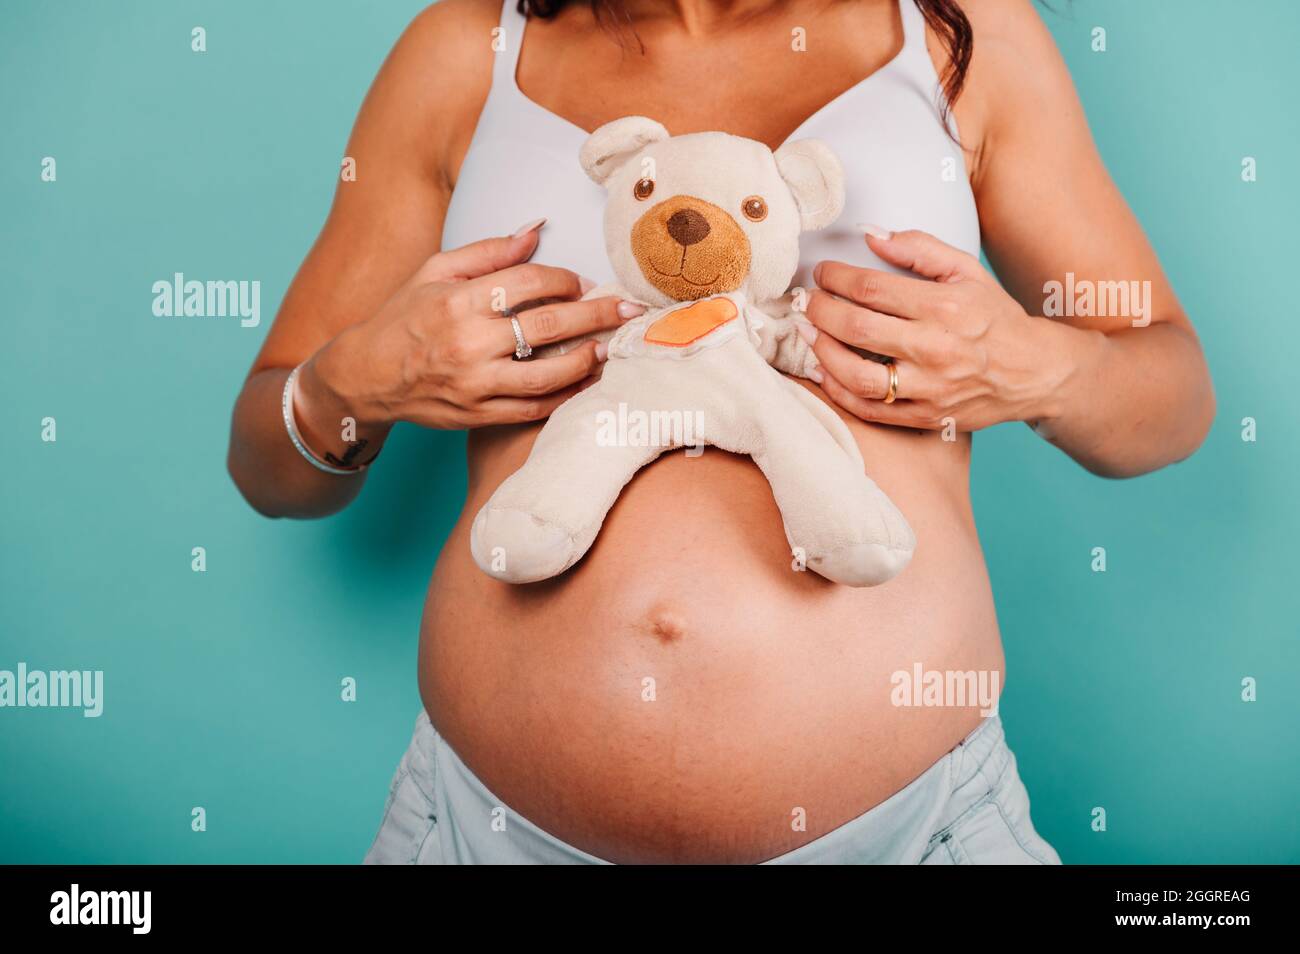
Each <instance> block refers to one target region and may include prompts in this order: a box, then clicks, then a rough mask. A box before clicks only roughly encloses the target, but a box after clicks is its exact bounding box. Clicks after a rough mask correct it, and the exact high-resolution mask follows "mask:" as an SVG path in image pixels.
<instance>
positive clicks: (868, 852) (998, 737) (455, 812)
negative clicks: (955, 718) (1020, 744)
mask: <svg viewBox="0 0 1300 954" xmlns="http://www.w3.org/2000/svg"><path fill="white" fill-rule="evenodd" d="M416 735H417V739H418V741H417V745H418V747H419V748H421V749H424V750H425V752H424V755H425V757H426V758H427V759H428V761H429V762H430V763H431V768H432V769H433V771H432V773H431V775H432V778H433V785H432V788H433V790H434V791H433V793H432V794H433V801H434V811H435V814H436V817H437V820H438V829H439V838H440V841H441V845H442V853H443V855H444V857H445V859H446V860H447V861H448V862H455V863H462V864H465V863H469V864H529V863H534V864H535V863H541V864H608V862H606V861H604V860H603V859H601V858H598V857H596V856H594V855H592V854H589V853H588V852H585V851H582V850H581V849H579V848H575V847H574V846H572V845H569V844H567V843H566V842H564V841H561V840H560V839H558V838H556V837H555V836H554V835H551V834H550V833H549V832H547V831H545V830H543V829H542V828H539V827H538V826H537V825H535V824H533V823H532V822H530V821H529V820H528V819H526V818H524V817H523V816H522V815H519V814H517V813H516V812H514V811H513V810H512V809H510V808H509V807H508V806H506V805H505V803H504V802H502V801H500V800H499V799H497V798H496V797H495V796H494V795H493V794H492V793H491V792H490V791H489V790H488V789H487V787H486V786H485V785H484V784H483V783H482V782H481V781H480V780H479V779H478V777H477V776H475V774H474V773H473V772H472V771H471V770H470V768H469V767H468V766H467V765H465V763H464V762H463V761H461V759H460V757H459V756H458V755H457V754H456V752H455V751H454V750H453V749H452V748H451V746H450V745H448V744H447V742H446V741H445V740H444V739H443V738H442V737H441V736H440V735H438V733H437V732H436V731H435V730H434V728H433V726H432V724H430V723H429V721H428V716H427V715H425V714H423V713H421V717H420V720H419V721H418V722H417V731H416ZM1010 756H1011V753H1010V750H1009V749H1007V747H1006V743H1005V736H1004V733H1003V730H1002V722H1001V720H1000V719H999V718H998V717H997V716H996V715H993V716H989V717H988V718H986V719H984V720H983V722H981V724H980V725H979V726H978V727H977V728H976V729H975V730H974V731H972V732H971V733H970V734H969V735H967V736H966V738H965V739H963V740H962V741H961V742H960V743H958V744H957V746H956V747H955V748H953V749H952V750H951V751H949V752H948V753H947V754H945V755H944V756H943V757H942V758H940V759H939V760H938V761H937V762H935V763H934V764H933V765H931V766H930V768H928V769H926V771H925V772H923V773H922V774H921V775H920V776H918V777H917V778H915V779H913V780H912V781H911V782H909V783H908V784H907V785H906V786H905V787H904V788H902V789H901V790H899V791H898V792H895V793H894V794H893V795H891V796H890V797H889V798H887V799H885V801H883V802H881V803H880V804H878V805H876V806H874V807H873V808H871V809H869V810H868V811H866V812H864V813H863V814H861V815H859V816H857V817H856V818H854V819H852V820H850V821H848V822H845V823H844V824H843V825H840V826H839V827H838V828H836V829H834V830H832V831H830V832H828V833H826V834H825V835H822V836H820V837H818V838H815V839H813V840H812V841H810V842H808V843H807V844H805V845H801V846H800V847H798V848H796V849H794V850H793V851H789V852H786V853H785V854H782V855H778V856H777V857H775V858H772V859H770V860H769V861H767V862H764V863H765V864H809V863H813V864H836V863H854V864H913V863H915V862H916V861H917V860H919V859H920V858H921V856H922V855H923V854H924V852H925V850H926V846H927V845H928V843H929V841H930V839H931V836H932V835H934V834H935V833H936V832H938V831H940V830H942V829H943V828H944V827H946V826H948V825H951V824H952V823H953V822H954V821H955V820H956V819H957V818H959V817H960V816H961V815H962V814H963V813H964V812H965V811H967V810H968V809H969V808H970V806H971V805H973V804H977V803H978V802H979V800H980V799H981V798H982V797H983V795H984V794H986V793H987V792H990V791H992V789H993V786H994V785H995V784H996V783H997V781H998V779H999V778H1000V777H1001V775H1002V773H1003V772H1004V771H1005V770H1006V766H1007V764H1008V761H1009V759H1010Z"/></svg>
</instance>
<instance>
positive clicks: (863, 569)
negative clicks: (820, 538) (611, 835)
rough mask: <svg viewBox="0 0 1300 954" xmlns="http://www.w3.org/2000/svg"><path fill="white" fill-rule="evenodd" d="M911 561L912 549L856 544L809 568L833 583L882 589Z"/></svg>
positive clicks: (816, 558)
mask: <svg viewBox="0 0 1300 954" xmlns="http://www.w3.org/2000/svg"><path fill="white" fill-rule="evenodd" d="M911 559H912V548H911V547H905V548H896V547H888V546H885V545H884V544H882V543H854V544H850V545H849V546H845V547H840V548H839V549H838V550H832V551H831V552H830V553H825V554H822V555H820V556H813V557H810V558H809V559H808V568H809V569H811V570H813V571H815V572H816V573H819V574H820V575H822V576H824V577H826V579H828V580H830V581H831V582H833V583H843V584H844V585H845V586H879V585H880V584H881V583H886V582H888V581H889V580H892V579H893V578H894V577H896V576H897V575H898V574H899V573H901V572H902V571H903V568H904V567H905V566H907V564H908V563H909V562H910V561H911Z"/></svg>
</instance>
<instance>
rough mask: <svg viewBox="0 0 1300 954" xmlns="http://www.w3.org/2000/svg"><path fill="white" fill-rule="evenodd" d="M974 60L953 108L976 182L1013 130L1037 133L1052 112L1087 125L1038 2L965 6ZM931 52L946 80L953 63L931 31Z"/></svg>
mask: <svg viewBox="0 0 1300 954" xmlns="http://www.w3.org/2000/svg"><path fill="white" fill-rule="evenodd" d="M961 7H962V12H963V13H965V15H966V18H967V20H969V21H970V25H971V34H972V44H973V45H972V53H971V62H970V69H969V71H968V72H967V75H966V83H965V86H964V88H963V90H962V93H961V96H960V97H959V99H958V100H957V103H956V105H955V106H954V108H953V113H954V116H955V117H956V120H957V123H958V126H959V128H960V130H961V138H962V142H963V145H964V146H965V147H966V149H967V150H968V151H969V152H970V153H973V154H974V158H975V162H974V163H973V164H972V178H976V177H977V176H978V174H979V169H980V166H981V165H982V163H983V161H984V160H986V159H987V152H988V149H989V147H990V144H991V143H992V142H993V141H994V140H996V139H997V138H999V137H1004V136H1005V134H1006V133H1007V131H1008V129H1009V128H1010V127H1014V126H1020V127H1026V126H1033V125H1034V124H1036V123H1038V122H1039V120H1040V118H1041V117H1042V116H1043V115H1044V114H1045V113H1048V112H1052V113H1055V114H1056V115H1057V117H1058V118H1061V119H1066V120H1067V121H1068V120H1070V119H1073V118H1075V117H1076V116H1077V117H1078V118H1081V117H1082V110H1081V108H1080V107H1079V104H1078V98H1077V96H1076V95H1075V92H1074V85H1073V82H1072V81H1071V79H1070V74H1069V71H1068V70H1067V69H1066V66H1065V62H1064V60H1062V59H1061V55H1060V52H1059V51H1058V50H1057V48H1056V42H1055V40H1053V38H1052V35H1051V33H1050V32H1049V31H1048V29H1047V26H1046V25H1045V24H1044V22H1043V15H1044V14H1045V15H1047V16H1051V15H1052V13H1051V11H1050V9H1048V8H1046V7H1044V6H1043V5H1042V4H1041V3H1036V2H1034V0H963V2H962V4H961ZM927 45H928V47H929V50H930V55H931V58H932V59H933V60H934V62H935V68H936V69H937V70H938V71H939V72H940V74H941V75H942V74H943V72H944V71H945V70H946V69H947V68H948V66H949V64H950V59H949V57H948V54H947V50H946V49H945V48H944V47H943V44H942V43H941V42H940V41H939V40H938V38H937V37H936V36H935V35H934V33H933V31H932V30H931V31H928V35H927Z"/></svg>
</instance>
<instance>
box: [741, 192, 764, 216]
mask: <svg viewBox="0 0 1300 954" xmlns="http://www.w3.org/2000/svg"><path fill="white" fill-rule="evenodd" d="M740 211H742V212H744V213H745V218H747V219H749V221H751V222H762V221H763V220H764V219H765V218H767V203H766V202H764V201H763V197H762V196H758V195H751V196H750V197H749V198H748V199H746V200H745V201H744V202H742V203H740Z"/></svg>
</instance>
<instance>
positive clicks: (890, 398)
mask: <svg viewBox="0 0 1300 954" xmlns="http://www.w3.org/2000/svg"><path fill="white" fill-rule="evenodd" d="M885 367H887V368H888V369H889V390H888V391H886V392H885V403H886V404H893V403H894V401H895V400H897V399H898V365H896V364H894V362H892V361H886V362H885Z"/></svg>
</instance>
